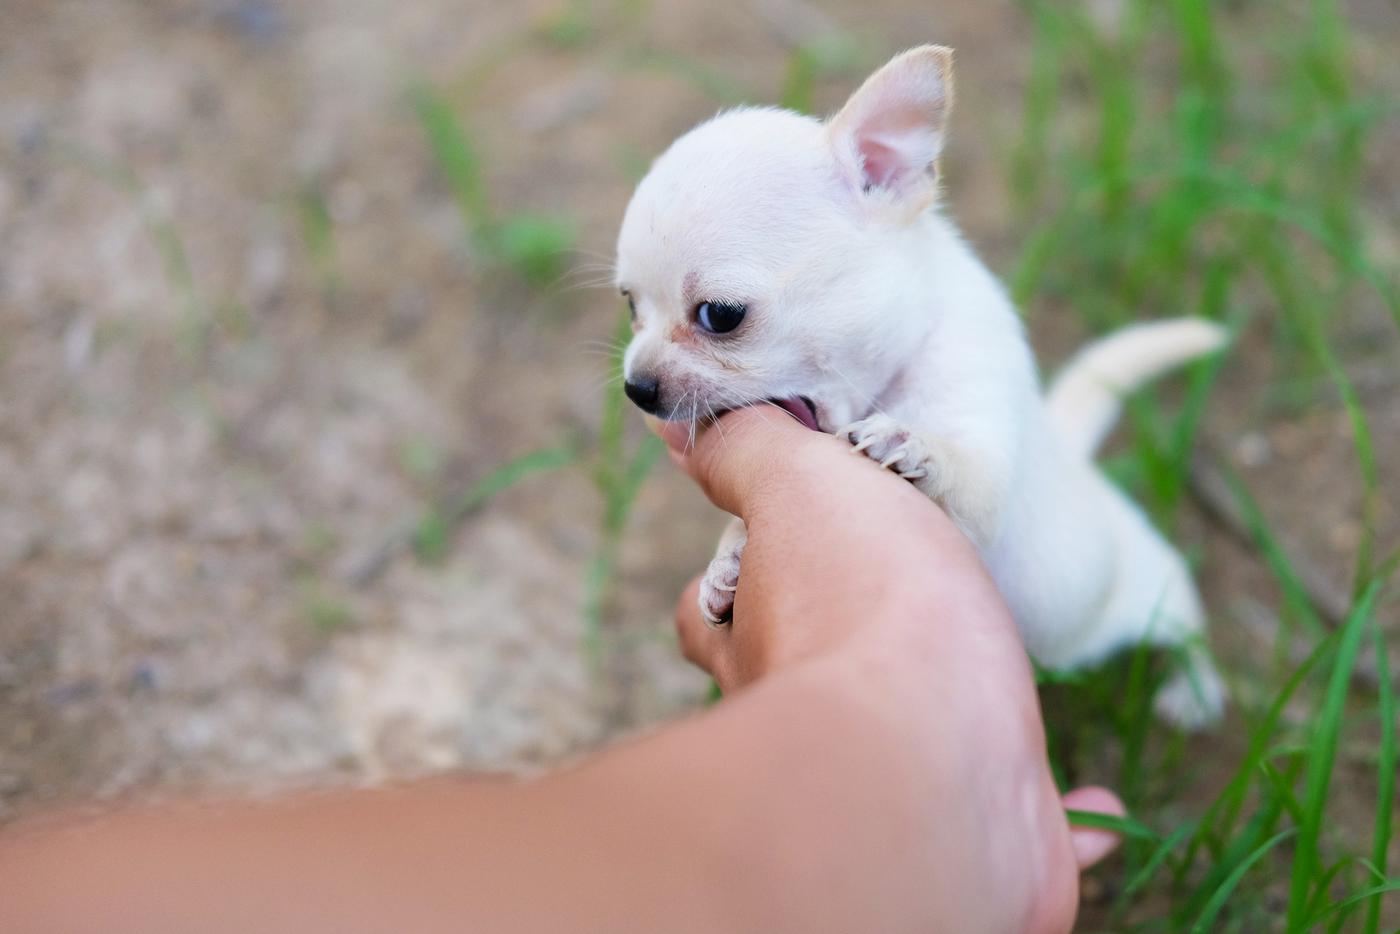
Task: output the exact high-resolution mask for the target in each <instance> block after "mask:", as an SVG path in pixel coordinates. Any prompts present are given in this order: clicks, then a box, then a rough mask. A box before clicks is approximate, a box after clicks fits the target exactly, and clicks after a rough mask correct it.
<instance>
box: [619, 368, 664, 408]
mask: <svg viewBox="0 0 1400 934" xmlns="http://www.w3.org/2000/svg"><path fill="white" fill-rule="evenodd" d="M622 388H623V389H624V390H625V391H626V392H627V398H629V399H631V400H632V401H633V402H635V403H636V404H637V408H639V409H641V410H642V411H643V412H648V413H650V414H652V415H655V414H656V406H657V403H658V402H659V401H660V400H661V384H660V383H659V382H657V381H656V380H654V379H647V378H645V377H640V376H639V377H636V378H635V379H629V380H628V381H627V383H626V384H625V385H624V386H623V387H622Z"/></svg>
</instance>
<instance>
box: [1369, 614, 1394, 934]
mask: <svg viewBox="0 0 1400 934" xmlns="http://www.w3.org/2000/svg"><path fill="white" fill-rule="evenodd" d="M1372 633H1373V636H1374V638H1375V647H1376V693H1377V694H1378V695H1379V698H1380V703H1379V707H1380V718H1381V746H1380V753H1379V760H1380V761H1379V762H1378V763H1377V765H1376V777H1377V781H1376V785H1377V788H1378V790H1377V792H1376V822H1375V823H1376V830H1375V836H1374V838H1373V842H1372V844H1371V863H1372V865H1373V867H1374V868H1375V871H1376V872H1377V874H1379V875H1381V876H1384V875H1385V870H1386V858H1387V856H1388V855H1389V853H1390V837H1391V834H1392V833H1393V832H1394V829H1395V828H1394V826H1393V825H1392V824H1391V814H1392V812H1393V808H1394V806H1395V770H1396V766H1397V762H1396V741H1395V740H1396V737H1395V733H1396V729H1397V725H1396V722H1395V686H1394V684H1392V683H1391V680H1390V658H1389V656H1388V655H1387V654H1386V645H1385V633H1384V632H1383V631H1382V629H1381V627H1380V625H1379V624H1377V625H1376V627H1375V628H1374V629H1373V630H1372ZM1376 894H1377V895H1379V894H1380V893H1376ZM1380 915H1381V899H1380V898H1376V899H1375V900H1374V901H1372V902H1371V904H1370V905H1369V906H1367V908H1366V928H1365V930H1366V934H1376V932H1377V931H1379V930H1380V921H1381V917H1380Z"/></svg>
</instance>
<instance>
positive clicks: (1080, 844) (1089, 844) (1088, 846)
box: [1061, 786, 1128, 870]
mask: <svg viewBox="0 0 1400 934" xmlns="http://www.w3.org/2000/svg"><path fill="white" fill-rule="evenodd" d="M1061 801H1063V802H1064V806H1065V809H1066V810H1073V811H1092V812H1094V813H1097V814H1106V815H1109V816H1112V817H1123V816H1125V815H1126V814H1127V813H1128V809H1127V808H1125V807H1124V806H1123V802H1122V801H1120V800H1119V799H1118V796H1117V795H1115V794H1114V793H1113V792H1111V791H1109V790H1108V789H1107V788H1097V787H1092V786H1091V787H1087V788H1076V789H1074V790H1073V791H1071V792H1069V793H1068V794H1066V795H1064V797H1063V798H1061ZM1069 839H1070V845H1071V846H1073V847H1074V861H1075V862H1076V863H1078V864H1079V868H1080V869H1081V870H1084V869H1088V868H1089V867H1090V866H1092V865H1094V864H1095V863H1097V862H1098V861H1099V860H1101V859H1103V858H1104V857H1105V856H1107V855H1108V854H1109V853H1112V852H1113V851H1114V850H1115V849H1116V848H1117V847H1118V834H1116V833H1114V832H1113V831H1111V830H1104V829H1102V828H1099V827H1075V826H1073V825H1071V826H1070V828H1069Z"/></svg>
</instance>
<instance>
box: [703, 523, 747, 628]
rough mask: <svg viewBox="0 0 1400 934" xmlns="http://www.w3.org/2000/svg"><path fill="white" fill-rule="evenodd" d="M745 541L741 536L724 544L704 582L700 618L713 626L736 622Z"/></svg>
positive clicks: (711, 564) (711, 563) (707, 569)
mask: <svg viewBox="0 0 1400 934" xmlns="http://www.w3.org/2000/svg"><path fill="white" fill-rule="evenodd" d="M745 541H746V539H745V538H743V537H740V538H739V539H738V540H737V541H734V542H731V543H728V544H722V545H721V546H720V549H719V551H718V552H716V553H715V556H714V558H712V559H711V560H710V566H709V567H708V568H706V569H705V576H704V577H703V578H701V579H700V615H701V616H703V617H705V622H707V623H709V624H710V625H711V626H723V625H726V624H727V623H729V622H730V621H732V620H733V619H734V591H735V590H736V589H737V588H738V586H739V558H740V556H741V555H743V553H744V543H745Z"/></svg>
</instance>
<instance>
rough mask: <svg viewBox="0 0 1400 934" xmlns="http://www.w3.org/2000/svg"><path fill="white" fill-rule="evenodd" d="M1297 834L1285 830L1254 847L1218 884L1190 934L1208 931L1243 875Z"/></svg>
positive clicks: (1293, 830)
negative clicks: (1271, 851) (1275, 848)
mask: <svg viewBox="0 0 1400 934" xmlns="http://www.w3.org/2000/svg"><path fill="white" fill-rule="evenodd" d="M1297 832H1298V828H1296V827H1290V828H1288V829H1287V830H1284V831H1281V832H1279V833H1276V834H1274V835H1273V836H1272V837H1270V838H1269V839H1268V840H1266V841H1264V842H1263V843H1262V844H1260V845H1259V846H1258V847H1256V848H1255V850H1254V852H1252V853H1250V854H1249V855H1248V856H1246V857H1245V858H1244V859H1243V860H1241V861H1240V864H1239V865H1238V866H1236V867H1235V870H1234V872H1232V873H1230V874H1229V875H1228V876H1226V877H1225V881H1224V882H1221V883H1220V887H1219V888H1217V889H1216V890H1215V893H1214V894H1213V895H1211V897H1210V901H1208V902H1206V906H1205V907H1204V908H1202V909H1201V913H1200V915H1199V916H1198V917H1197V918H1196V923H1195V924H1193V925H1191V932H1192V934H1204V932H1207V931H1209V930H1210V929H1211V925H1213V924H1214V923H1215V916H1216V915H1218V914H1219V913H1220V909H1221V908H1223V907H1224V906H1225V902H1227V901H1228V900H1229V898H1230V893H1232V892H1234V891H1235V887H1236V886H1237V885H1239V884H1240V880H1241V879H1243V878H1244V874H1245V873H1247V872H1249V870H1250V867H1251V866H1253V865H1254V864H1255V863H1257V862H1259V860H1261V859H1263V858H1264V856H1265V855H1266V854H1267V853H1268V852H1269V851H1270V850H1272V849H1273V848H1274V847H1276V846H1278V845H1279V844H1280V843H1282V842H1283V841H1284V840H1287V839H1288V838H1289V837H1291V836H1293V835H1294V834H1296V833H1297Z"/></svg>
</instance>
